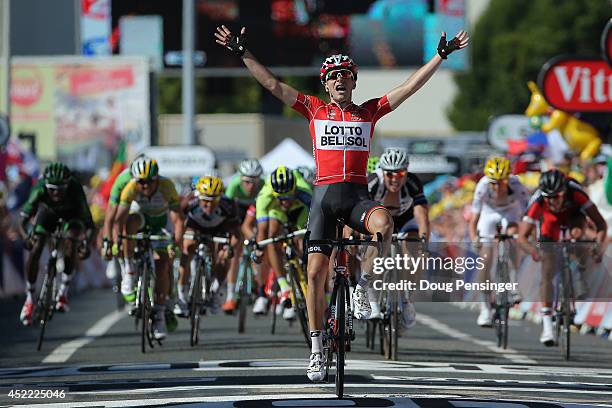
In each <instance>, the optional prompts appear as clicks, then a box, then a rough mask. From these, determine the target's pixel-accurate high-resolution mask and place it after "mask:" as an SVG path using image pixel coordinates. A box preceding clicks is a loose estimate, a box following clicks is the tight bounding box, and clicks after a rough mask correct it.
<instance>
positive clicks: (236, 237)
mask: <svg viewBox="0 0 612 408" xmlns="http://www.w3.org/2000/svg"><path fill="white" fill-rule="evenodd" d="M231 234H232V236H231V239H230V246H231V247H232V251H233V252H234V254H233V256H232V258H231V259H230V260H229V268H228V270H227V279H228V281H229V280H230V279H231V277H232V276H233V279H234V282H236V277H237V276H238V268H240V255H241V254H242V241H243V237H242V232H241V231H240V229H239V228H235V229H233V230H232V231H231Z"/></svg>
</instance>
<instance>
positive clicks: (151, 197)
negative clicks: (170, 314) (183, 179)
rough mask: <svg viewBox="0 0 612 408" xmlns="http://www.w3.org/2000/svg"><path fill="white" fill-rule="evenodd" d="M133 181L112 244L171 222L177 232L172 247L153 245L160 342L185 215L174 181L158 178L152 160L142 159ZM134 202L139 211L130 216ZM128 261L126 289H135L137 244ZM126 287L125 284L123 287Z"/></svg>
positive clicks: (123, 200) (164, 331) (156, 331)
mask: <svg viewBox="0 0 612 408" xmlns="http://www.w3.org/2000/svg"><path fill="white" fill-rule="evenodd" d="M131 171H132V180H131V181H130V182H129V183H128V184H127V185H126V186H125V188H124V189H123V191H122V192H121V197H120V199H119V209H118V210H117V228H116V229H115V231H114V236H113V241H114V242H115V243H117V242H119V234H120V233H122V231H125V232H126V233H127V234H135V233H136V232H138V231H141V230H145V229H146V230H148V232H150V233H151V234H162V233H164V227H165V226H166V224H167V222H168V213H169V214H170V221H171V223H172V226H173V228H174V240H173V242H172V243H170V244H166V243H155V242H153V243H152V247H153V249H154V259H155V271H156V274H155V278H156V282H155V292H156V296H155V299H154V303H155V315H154V317H153V335H154V336H155V338H156V339H158V340H161V339H164V338H165V337H166V335H167V334H168V331H167V326H166V316H165V312H166V300H167V297H168V294H169V293H170V287H171V285H170V282H171V278H170V272H171V268H170V258H173V257H174V256H175V255H176V254H177V250H178V248H181V244H182V241H183V229H184V227H183V220H184V218H183V213H182V212H181V211H180V203H179V195H178V192H177V191H176V187H175V186H174V183H173V182H172V180H170V179H168V178H165V177H161V176H159V168H158V165H157V161H156V160H153V159H150V158H141V159H138V160H137V161H136V163H135V164H134V165H133V166H132V169H131ZM133 202H135V203H136V204H137V205H138V207H139V211H138V212H136V213H134V212H130V207H131V206H132V203H133ZM125 245H127V251H128V259H127V262H126V264H125V267H126V274H125V276H124V278H125V282H126V283H125V285H126V286H128V285H129V286H131V287H132V288H133V287H134V283H135V281H136V278H137V271H136V270H135V266H134V262H133V257H134V242H132V241H129V240H128V241H127V242H125ZM122 287H123V284H122Z"/></svg>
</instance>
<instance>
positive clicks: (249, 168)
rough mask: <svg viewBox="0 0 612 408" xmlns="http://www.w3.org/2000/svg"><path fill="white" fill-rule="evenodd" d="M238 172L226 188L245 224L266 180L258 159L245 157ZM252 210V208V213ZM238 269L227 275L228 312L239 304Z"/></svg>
mask: <svg viewBox="0 0 612 408" xmlns="http://www.w3.org/2000/svg"><path fill="white" fill-rule="evenodd" d="M238 173H239V174H238V175H236V176H234V178H232V180H231V181H230V182H229V184H228V186H227V189H226V190H225V195H226V196H227V197H229V198H231V199H233V200H235V201H236V204H237V205H238V217H239V219H240V222H241V223H243V225H244V222H245V220H246V218H247V215H248V214H249V208H252V207H254V206H255V199H256V197H257V193H259V191H260V190H261V189H262V188H263V185H264V183H265V181H264V179H263V178H262V177H261V175H262V174H263V169H262V168H261V164H259V161H258V160H257V159H245V160H243V161H241V162H240V165H239V166H238ZM252 212H253V211H252V210H251V213H252ZM251 221H252V219H249V221H247V222H248V224H249V225H244V226H243V227H242V231H244V230H245V229H247V230H248V228H249V226H250V225H251ZM251 236H252V233H251V234H249V235H246V236H245V237H246V238H247V239H249V238H250V237H251ZM237 271H238V269H236V270H235V271H234V269H233V268H231V269H230V271H229V273H228V275H227V297H226V300H225V303H224V304H223V311H225V312H226V313H232V312H233V311H234V310H235V309H236V306H237V305H238V304H237V302H236V299H235V288H236V278H237V276H236V274H237Z"/></svg>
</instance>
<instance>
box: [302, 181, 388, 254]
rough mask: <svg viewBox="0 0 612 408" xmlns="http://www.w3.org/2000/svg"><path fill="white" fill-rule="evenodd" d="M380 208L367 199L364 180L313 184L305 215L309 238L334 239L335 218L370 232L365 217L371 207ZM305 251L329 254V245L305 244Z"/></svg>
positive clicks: (369, 213) (358, 229) (359, 229)
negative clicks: (362, 181)
mask: <svg viewBox="0 0 612 408" xmlns="http://www.w3.org/2000/svg"><path fill="white" fill-rule="evenodd" d="M381 208H382V209H384V208H385V207H383V206H382V205H380V204H379V203H377V202H376V201H372V200H370V196H369V194H368V186H367V185H365V184H356V183H346V182H345V183H335V184H324V185H319V186H315V187H314V192H313V195H312V203H311V204H310V213H309V215H308V231H310V236H309V239H311V240H322V239H336V238H337V237H336V221H337V220H338V219H341V220H342V221H343V222H344V223H345V224H346V225H348V226H349V227H351V228H353V229H354V230H356V231H358V232H360V233H362V234H371V232H370V231H368V229H367V227H366V226H367V224H368V219H369V217H370V215H371V214H372V213H373V212H374V210H377V209H381ZM308 252H309V253H322V254H325V255H327V256H330V255H331V252H332V248H331V246H329V245H316V246H311V245H308Z"/></svg>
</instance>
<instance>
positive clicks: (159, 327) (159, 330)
mask: <svg viewBox="0 0 612 408" xmlns="http://www.w3.org/2000/svg"><path fill="white" fill-rule="evenodd" d="M167 335H168V328H167V327H166V313H165V310H163V309H156V310H155V316H154V318H153V337H155V340H163V339H165V338H166V336H167Z"/></svg>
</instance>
